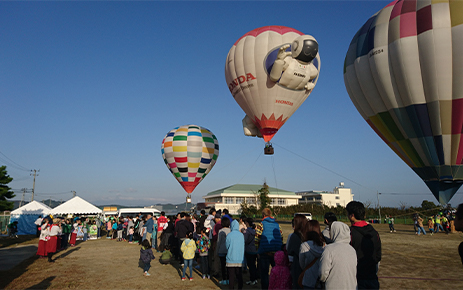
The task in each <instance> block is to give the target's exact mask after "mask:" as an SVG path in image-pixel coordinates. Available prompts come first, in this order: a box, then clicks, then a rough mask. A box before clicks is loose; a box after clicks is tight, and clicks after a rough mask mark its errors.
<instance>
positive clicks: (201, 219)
mask: <svg viewBox="0 0 463 290" xmlns="http://www.w3.org/2000/svg"><path fill="white" fill-rule="evenodd" d="M206 218H207V215H206V211H205V210H204V209H202V210H201V216H200V217H199V220H198V224H197V225H196V233H197V234H198V236H201V229H202V228H204V222H205V221H206Z"/></svg>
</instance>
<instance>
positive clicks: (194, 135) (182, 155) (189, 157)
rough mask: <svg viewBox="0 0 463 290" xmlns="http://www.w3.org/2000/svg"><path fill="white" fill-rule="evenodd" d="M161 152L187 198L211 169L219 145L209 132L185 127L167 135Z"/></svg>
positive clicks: (191, 126) (200, 128) (195, 127)
mask: <svg viewBox="0 0 463 290" xmlns="http://www.w3.org/2000/svg"><path fill="white" fill-rule="evenodd" d="M161 152H162V158H163V159H164V162H165V163H166V165H167V168H169V170H170V172H171V173H172V174H173V175H174V177H175V178H176V179H177V181H178V182H180V185H181V186H182V187H183V189H185V191H186V192H187V193H188V196H190V193H192V192H193V190H194V189H195V187H196V186H197V185H198V184H199V183H200V182H201V181H202V180H203V179H204V177H206V175H207V174H208V173H209V172H210V171H211V169H212V167H214V165H215V163H216V161H217V157H218V156H219V142H218V141H217V138H216V137H215V135H214V134H213V133H212V132H211V131H210V130H208V129H206V128H204V127H201V126H196V125H185V126H180V127H177V128H175V129H172V130H171V131H170V132H169V133H167V135H166V136H165V137H164V139H163V140H162V147H161ZM187 200H188V199H187Z"/></svg>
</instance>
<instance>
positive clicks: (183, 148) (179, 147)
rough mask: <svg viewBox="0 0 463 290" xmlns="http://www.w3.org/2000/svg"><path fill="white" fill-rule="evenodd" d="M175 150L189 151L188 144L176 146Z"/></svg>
mask: <svg viewBox="0 0 463 290" xmlns="http://www.w3.org/2000/svg"><path fill="white" fill-rule="evenodd" d="M173 150H174V152H187V146H174V147H173Z"/></svg>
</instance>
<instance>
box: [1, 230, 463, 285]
mask: <svg viewBox="0 0 463 290" xmlns="http://www.w3.org/2000/svg"><path fill="white" fill-rule="evenodd" d="M282 227H283V231H284V235H285V240H286V237H287V236H288V234H289V233H290V231H291V228H290V225H289V224H284V225H282ZM375 228H376V229H377V230H378V232H379V233H380V236H381V240H382V246H383V258H382V261H381V265H380V270H379V277H380V283H381V288H382V289H399V288H400V289H444V288H452V289H462V288H463V279H462V278H461V273H462V270H463V266H462V264H461V261H460V257H459V255H458V251H457V248H458V245H459V243H460V242H461V240H462V239H463V235H462V234H461V233H458V234H450V235H445V234H443V233H439V234H435V235H433V236H431V235H429V234H428V235H426V236H416V235H415V233H414V231H413V226H409V225H396V229H397V232H396V233H390V232H389V229H388V227H387V225H375ZM17 242H18V244H22V243H21V242H24V243H37V239H36V238H33V237H29V239H27V241H25V239H22V240H21V241H17ZM6 246H9V247H14V246H16V242H12V243H7V242H5V241H4V240H0V247H6ZM139 249H140V248H139V246H137V245H133V244H128V243H124V242H116V241H112V240H107V239H100V240H92V241H87V242H84V243H80V244H78V245H77V246H76V247H74V248H69V249H68V250H66V251H62V252H59V253H57V254H55V258H56V262H55V263H52V264H50V263H48V262H47V260H46V259H39V258H37V257H33V258H30V259H28V260H25V261H23V262H22V263H21V264H19V265H18V266H16V267H15V268H13V269H11V270H8V271H3V272H0V289H64V288H66V289H68V288H71V289H146V288H157V289H219V288H223V289H228V286H220V285H219V284H218V283H217V280H215V279H214V280H203V279H201V276H200V273H199V272H198V270H195V271H194V274H193V277H194V281H191V282H190V281H181V279H180V277H181V269H180V268H179V266H178V264H174V265H168V266H162V265H160V264H159V263H158V261H157V259H158V258H159V254H155V256H156V260H155V261H153V262H152V263H151V266H152V267H151V270H150V273H151V274H152V276H150V277H144V276H143V270H142V269H141V268H140V267H139V260H138V259H139ZM244 280H245V281H247V280H248V276H247V274H246V275H245V277H244ZM245 288H247V289H259V288H260V285H259V284H258V285H255V286H247V287H246V285H245Z"/></svg>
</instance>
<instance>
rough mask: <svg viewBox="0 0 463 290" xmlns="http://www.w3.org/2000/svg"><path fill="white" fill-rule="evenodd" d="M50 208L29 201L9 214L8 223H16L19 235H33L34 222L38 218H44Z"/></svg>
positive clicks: (37, 202)
mask: <svg viewBox="0 0 463 290" xmlns="http://www.w3.org/2000/svg"><path fill="white" fill-rule="evenodd" d="M50 210H51V208H50V207H49V206H47V205H45V204H43V203H41V202H39V201H35V200H34V201H31V202H30V203H28V204H26V205H23V206H21V207H20V208H17V209H15V210H14V211H12V212H11V218H10V222H14V221H17V222H18V234H19V235H35V233H36V231H37V228H36V226H35V223H34V222H35V220H36V219H37V218H38V217H39V216H42V217H44V216H46V215H48V213H49V212H50Z"/></svg>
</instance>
